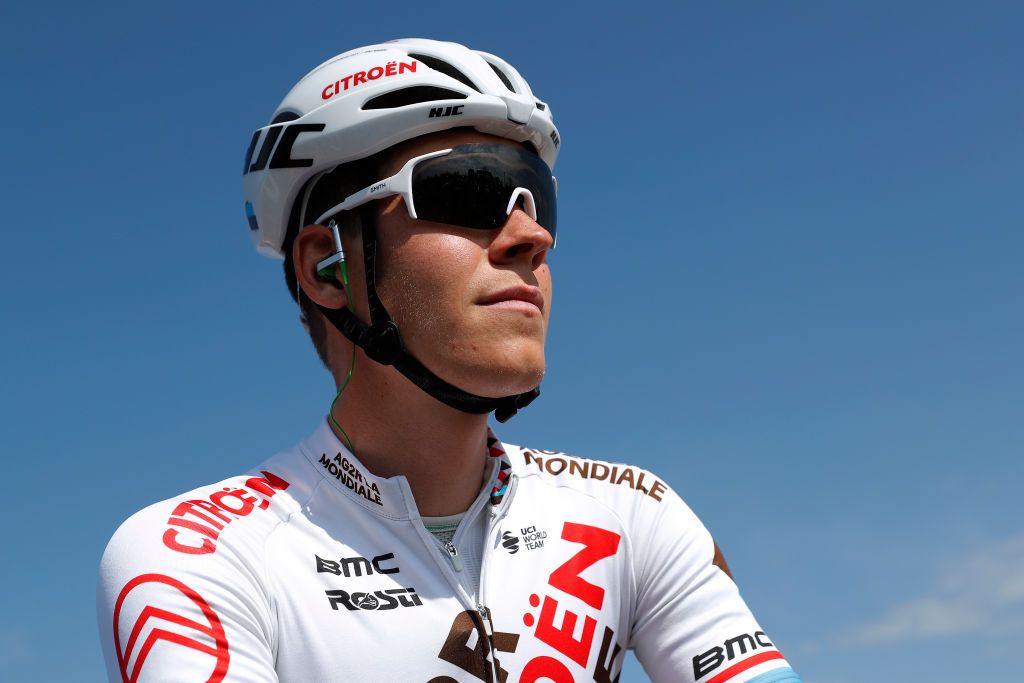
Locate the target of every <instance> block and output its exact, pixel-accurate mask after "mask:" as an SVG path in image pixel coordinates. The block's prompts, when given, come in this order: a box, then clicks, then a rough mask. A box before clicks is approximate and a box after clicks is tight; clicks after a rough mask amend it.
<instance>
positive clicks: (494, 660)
mask: <svg viewBox="0 0 1024 683" xmlns="http://www.w3.org/2000/svg"><path fill="white" fill-rule="evenodd" d="M518 479H519V478H518V477H517V476H515V475H514V474H513V475H512V476H511V478H510V479H509V482H508V491H506V492H505V496H506V500H503V501H502V502H501V503H499V504H498V505H497V506H493V505H491V506H489V507H488V515H487V534H486V535H485V536H484V553H483V557H482V558H481V559H480V580H479V581H478V582H477V589H476V590H477V594H476V611H477V613H478V614H479V615H480V620H481V621H482V622H483V624H484V632H485V633H486V635H487V644H488V646H489V647H490V661H484V670H485V671H486V672H487V676H488V678H489V679H490V681H491V682H493V681H499V680H501V678H500V676H499V675H498V651H497V649H496V648H495V647H494V622H492V621H491V610H490V609H488V607H487V606H486V605H485V604H484V600H485V598H484V596H485V595H486V593H485V592H484V581H485V580H486V577H487V566H488V564H489V560H490V559H491V548H492V546H493V544H492V543H491V537H492V536H493V535H494V533H495V531H496V530H497V529H498V525H499V524H500V523H501V520H503V519H504V518H505V515H506V514H507V510H508V507H509V503H511V499H512V495H513V494H514V493H515V487H516V484H517V483H518ZM495 507H497V508H498V509H495Z"/></svg>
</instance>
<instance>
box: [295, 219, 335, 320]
mask: <svg viewBox="0 0 1024 683" xmlns="http://www.w3.org/2000/svg"><path fill="white" fill-rule="evenodd" d="M335 253H336V251H335V247H334V236H333V234H332V233H331V230H330V229H329V228H325V227H324V226H322V225H307V226H306V227H305V228H303V229H302V230H300V231H299V234H298V235H297V236H296V237H295V242H294V244H292V263H293V264H294V265H295V281H296V284H297V285H298V286H299V288H300V289H301V290H302V293H303V294H305V296H306V297H308V298H309V299H310V300H311V301H313V303H316V304H319V305H321V306H324V307H325V308H344V307H345V306H347V305H348V297H347V296H346V295H345V288H344V287H343V286H342V283H341V263H340V262H338V263H335V264H334V265H332V266H331V268H330V269H329V271H327V273H329V274H326V275H325V276H321V275H320V274H319V273H318V272H317V264H318V263H320V262H321V261H323V260H324V259H327V258H330V257H331V256H332V255H333V254H335Z"/></svg>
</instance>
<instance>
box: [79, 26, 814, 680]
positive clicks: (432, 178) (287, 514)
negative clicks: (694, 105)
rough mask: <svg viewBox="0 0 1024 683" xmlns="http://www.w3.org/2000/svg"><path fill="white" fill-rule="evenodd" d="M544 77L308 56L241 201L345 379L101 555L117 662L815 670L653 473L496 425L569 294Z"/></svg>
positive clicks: (267, 133)
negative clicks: (758, 615)
mask: <svg viewBox="0 0 1024 683" xmlns="http://www.w3.org/2000/svg"><path fill="white" fill-rule="evenodd" d="M559 145H560V137H559V133H558V130H557V129H556V128H555V125H554V122H553V119H552V116H551V111H550V109H549V108H548V106H547V105H546V104H545V103H544V102H542V101H541V100H539V99H537V98H536V97H535V96H534V95H533V93H532V91H531V90H530V87H529V85H528V84H527V83H526V81H525V80H523V78H522V77H521V76H520V74H519V73H518V72H517V71H516V70H515V69H514V68H512V66H511V65H509V64H508V63H507V62H505V61H503V60H501V59H499V58H498V57H495V56H493V55H490V54H487V53H483V52H477V51H473V50H470V49H467V48H465V47H463V46H461V45H457V44H454V43H448V42H437V41H431V40H421V39H407V40H398V41H393V42H390V43H384V44H380V45H372V46H369V47H364V48H360V49H357V50H352V51H350V52H346V53H344V54H342V55H339V56H337V57H335V58H333V59H331V60H329V61H327V62H325V63H324V64H322V65H320V66H319V67H317V68H316V69H314V70H313V71H312V72H310V73H309V74H307V75H306V76H305V77H304V78H302V79H301V80H300V81H299V83H298V84H297V85H296V86H295V87H294V88H293V89H292V90H291V92H290V93H289V94H288V95H287V96H286V97H285V99H284V101H283V102H282V103H281V105H280V106H279V107H278V109H277V110H276V111H275V112H274V115H273V118H272V120H271V123H270V124H269V125H267V126H265V127H262V128H260V129H259V130H257V131H256V132H255V134H254V135H253V137H252V140H251V143H250V145H249V148H248V152H247V154H246V159H245V168H244V190H245V199H246V201H245V209H246V215H247V217H248V222H249V228H250V232H251V234H252V236H253V239H254V241H255V243H256V246H257V248H258V249H259V250H260V251H261V252H263V253H265V254H269V255H272V256H278V257H282V258H283V259H284V271H285V279H286V282H287V284H288V287H289V288H290V291H291V293H292V296H293V297H295V299H296V301H297V303H298V305H299V308H300V311H301V317H302V320H303V322H304V324H305V325H306V326H307V328H308V330H309V332H310V336H311V338H312V340H313V344H314V346H315V348H316V350H317V352H318V354H319V356H320V358H321V359H322V360H323V362H324V364H325V365H326V367H327V368H328V370H329V371H330V372H331V374H332V375H333V377H334V380H335V382H336V386H337V389H338V392H337V395H336V396H335V399H334V402H333V403H332V404H331V407H330V410H329V411H328V415H327V417H326V419H324V420H321V421H320V424H319V426H318V427H317V428H316V429H315V431H314V432H313V434H312V435H311V436H309V437H308V438H307V439H305V440H304V441H302V442H301V443H299V444H298V445H296V446H295V447H293V448H291V449H289V450H286V451H284V452H282V453H278V454H277V455H274V456H273V457H271V458H270V459H269V460H266V461H265V462H264V463H263V464H262V465H259V466H258V467H256V468H254V469H253V470H252V471H250V472H247V473H245V474H241V475H239V476H236V477H231V478H229V479H226V480H224V481H222V482H219V483H217V484H213V485H210V486H204V487H200V488H198V489H195V490H193V491H190V492H188V493H185V494H182V495H180V496H177V497H175V498H172V499H170V500H167V501H164V502H161V503H157V504H155V505H152V506H150V507H148V508H146V509H144V510H142V511H141V512H138V513H136V514H135V515H133V516H132V517H131V518H130V519H129V520H128V521H126V522H125V523H124V524H123V525H122V526H121V527H120V529H118V531H117V532H116V534H115V535H114V537H113V539H112V540H111V541H110V544H109V545H108V547H107V550H106V552H105V554H104V558H103V561H102V564H101V570H100V580H99V587H98V598H97V603H98V615H99V627H100V633H101V639H102V643H103V649H104V655H105V657H106V661H107V668H108V674H109V677H110V679H111V680H123V681H193V680H194V681H304V682H306V681H335V680H362V681H383V680H389V681H424V682H426V681H429V682H430V683H445V682H449V681H479V680H484V681H501V682H504V681H506V680H511V681H523V682H526V683H529V682H532V681H555V682H556V683H562V682H567V681H583V680H595V681H605V682H611V681H614V680H616V679H617V678H618V675H619V671H620V669H621V666H622V658H623V654H624V651H625V649H628V648H633V649H634V650H635V651H636V654H637V656H638V658H639V659H640V661H641V663H642V664H643V666H644V668H645V669H646V671H647V673H648V674H649V675H650V677H651V679H652V680H654V681H658V682H661V681H699V682H700V683H725V682H726V681H736V682H739V681H747V682H750V681H757V683H778V682H781V681H799V678H797V676H796V674H794V673H793V671H792V669H791V668H790V667H789V665H788V664H787V663H786V660H785V659H784V658H783V656H782V654H781V653H780V652H779V650H778V649H777V648H776V647H775V645H774V644H773V643H772V641H771V640H770V639H769V638H768V636H767V635H766V634H765V633H764V632H763V631H762V630H761V629H760V627H759V626H758V624H757V622H756V621H755V620H754V618H753V617H752V615H751V614H750V611H749V610H748V608H747V607H746V605H745V604H744V602H743V600H742V599H741V598H740V596H739V593H738V591H737V588H736V585H735V584H734V583H733V581H732V579H731V577H730V575H729V570H728V567H727V566H726V564H725V562H724V560H723V559H722V558H721V555H720V554H719V553H718V552H717V548H716V547H715V545H714V542H713V541H712V539H711V536H710V535H709V533H708V532H707V530H706V529H705V528H704V526H703V525H702V524H701V522H700V521H699V520H698V519H697V518H696V517H695V516H694V514H693V513H692V512H691V511H690V510H689V509H688V508H687V506H686V505H685V504H684V503H683V502H682V500H681V499H680V498H679V497H678V496H677V495H676V494H675V493H674V492H673V491H672V490H671V489H670V488H669V487H668V486H667V485H666V484H665V483H664V482H663V481H662V480H660V479H659V478H658V477H657V476H656V475H654V474H652V473H651V472H648V471H645V470H642V469H639V468H637V467H633V466H630V465H624V464H617V463H606V462H600V461H594V460H586V459H582V458H577V457H572V456H569V455H565V454H562V453H555V452H551V451H542V450H536V449H529V448H522V447H518V446H513V445H510V444H505V443H502V442H501V441H499V440H498V438H497V437H496V436H495V435H494V433H493V432H491V431H490V429H489V427H488V423H487V420H488V415H489V414H490V413H491V412H494V413H495V417H496V420H497V421H498V422H504V421H505V420H508V419H509V418H510V417H512V416H513V415H514V414H515V413H516V412H517V411H518V410H522V409H523V408H525V407H526V406H527V405H528V404H529V403H530V401H532V400H533V398H534V397H536V395H537V394H538V385H539V384H540V381H541V378H542V377H543V374H544V367H545V366H544V338H545V333H546V329H547V324H548V318H549V315H550V310H551V297H552V286H551V274H550V270H549V267H548V262H547V256H548V252H549V251H550V250H551V249H553V248H554V246H555V241H556V235H557V225H556V207H555V204H556V199H555V194H556V191H555V190H556V188H555V181H554V178H553V176H552V167H553V166H554V163H555V158H556V157H557V155H558V148H559Z"/></svg>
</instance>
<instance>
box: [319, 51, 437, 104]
mask: <svg viewBox="0 0 1024 683" xmlns="http://www.w3.org/2000/svg"><path fill="white" fill-rule="evenodd" d="M418 63H419V62H417V61H415V60H413V61H411V62H388V63H387V64H385V65H384V66H375V67H373V68H372V69H367V70H366V71H357V72H355V73H354V74H349V75H348V76H345V77H344V78H340V79H338V80H336V81H334V82H333V83H328V84H327V85H325V86H324V89H323V90H321V91H320V97H321V98H323V99H325V100H329V99H331V98H332V97H334V96H335V95H337V94H338V93H343V92H345V91H346V90H348V89H349V88H354V87H356V86H357V85H362V84H363V83H368V82H370V81H376V80H377V79H379V78H390V77H391V76H398V75H400V74H404V73H406V72H412V73H415V72H416V65H417V64H418Z"/></svg>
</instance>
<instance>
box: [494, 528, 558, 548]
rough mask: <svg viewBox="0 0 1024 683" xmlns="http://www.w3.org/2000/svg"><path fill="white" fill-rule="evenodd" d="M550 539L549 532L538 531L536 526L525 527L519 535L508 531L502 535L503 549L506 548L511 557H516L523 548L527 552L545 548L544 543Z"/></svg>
mask: <svg viewBox="0 0 1024 683" xmlns="http://www.w3.org/2000/svg"><path fill="white" fill-rule="evenodd" d="M547 537H548V532H546V531H544V530H542V529H537V525H536V524H532V525H530V526H524V527H522V528H521V529H520V530H519V534H518V535H516V534H513V533H512V532H511V531H506V532H505V533H503V534H502V535H501V547H502V548H504V549H505V550H506V551H507V552H508V554H509V555H515V554H516V553H518V552H519V549H520V548H521V547H525V548H526V549H527V550H537V549H538V548H543V547H544V541H545V539H547Z"/></svg>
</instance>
